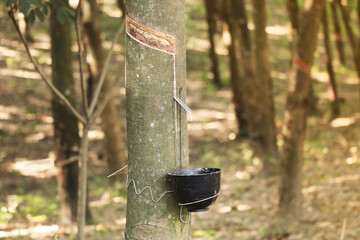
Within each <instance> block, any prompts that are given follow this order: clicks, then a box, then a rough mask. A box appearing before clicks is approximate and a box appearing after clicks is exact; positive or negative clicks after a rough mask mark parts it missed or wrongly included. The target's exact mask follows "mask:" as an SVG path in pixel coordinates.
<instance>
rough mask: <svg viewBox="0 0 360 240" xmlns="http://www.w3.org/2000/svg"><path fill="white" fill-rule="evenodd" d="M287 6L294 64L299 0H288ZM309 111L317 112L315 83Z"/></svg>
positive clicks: (310, 97)
mask: <svg viewBox="0 0 360 240" xmlns="http://www.w3.org/2000/svg"><path fill="white" fill-rule="evenodd" d="M286 7H287V10H288V14H289V19H290V22H291V33H292V41H290V44H289V45H290V51H291V53H292V54H291V60H290V65H291V64H292V59H293V57H294V56H293V55H294V54H295V53H294V51H295V47H294V46H296V41H297V40H298V34H299V17H300V16H299V12H300V9H299V5H298V1H297V0H287V2H286ZM308 102H309V113H310V114H311V113H314V114H315V113H316V112H317V99H316V96H315V93H314V88H313V85H312V84H311V85H310V94H309V100H308Z"/></svg>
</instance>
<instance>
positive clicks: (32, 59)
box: [9, 9, 86, 123]
mask: <svg viewBox="0 0 360 240" xmlns="http://www.w3.org/2000/svg"><path fill="white" fill-rule="evenodd" d="M9 16H10V18H11V20H12V22H13V24H14V26H15V29H16V31H17V32H18V34H19V36H20V39H21V42H22V43H23V45H24V47H25V50H26V53H27V55H28V56H29V58H30V61H31V62H32V64H33V65H34V68H35V70H36V71H37V72H38V73H39V74H40V76H41V79H42V80H43V81H44V82H45V83H46V85H47V86H48V87H49V88H50V90H51V91H52V92H53V93H54V94H55V95H56V96H57V97H58V98H60V100H61V101H63V103H64V104H65V105H66V106H67V107H68V109H69V110H70V111H71V112H72V113H73V114H74V115H75V116H76V118H77V119H78V120H79V121H80V122H82V123H85V122H86V119H85V118H84V117H83V116H82V115H81V114H80V113H79V112H78V111H77V110H76V109H75V108H74V107H73V106H72V104H71V103H70V102H69V100H68V99H67V98H66V97H65V96H64V95H63V94H62V93H61V92H60V91H59V90H58V89H57V88H56V87H55V86H54V85H53V84H52V83H51V82H50V81H49V79H47V77H45V75H44V73H43V71H42V70H41V68H40V66H39V65H38V64H37V62H36V61H35V59H34V58H33V56H32V54H31V52H30V48H29V45H28V43H27V41H26V39H25V37H24V36H23V34H22V33H21V31H20V28H19V26H18V24H17V22H16V19H15V16H14V12H13V9H11V10H10V11H9Z"/></svg>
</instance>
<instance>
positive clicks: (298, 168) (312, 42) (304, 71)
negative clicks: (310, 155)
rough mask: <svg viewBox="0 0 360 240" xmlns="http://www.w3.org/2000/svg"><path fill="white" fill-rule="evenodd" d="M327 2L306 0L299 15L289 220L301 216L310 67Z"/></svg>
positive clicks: (290, 117) (284, 203)
mask: <svg viewBox="0 0 360 240" xmlns="http://www.w3.org/2000/svg"><path fill="white" fill-rule="evenodd" d="M324 5H325V0H317V1H313V0H306V1H305V3H304V7H303V9H302V11H301V14H300V21H299V35H298V41H297V43H296V46H295V51H294V53H295V54H294V56H293V62H292V66H291V72H290V79H289V80H290V82H289V86H288V93H287V98H286V109H285V123H284V128H283V136H284V146H283V155H282V157H281V170H282V174H281V186H280V201H279V214H280V216H282V217H283V218H285V219H288V220H299V219H300V218H301V215H302V196H301V182H302V165H303V158H302V156H303V146H304V138H305V131H306V118H307V109H308V100H307V99H308V97H309V94H310V84H311V78H310V73H311V66H312V64H313V59H314V52H315V48H316V42H317V33H318V29H319V25H320V22H321V13H322V11H323V8H324Z"/></svg>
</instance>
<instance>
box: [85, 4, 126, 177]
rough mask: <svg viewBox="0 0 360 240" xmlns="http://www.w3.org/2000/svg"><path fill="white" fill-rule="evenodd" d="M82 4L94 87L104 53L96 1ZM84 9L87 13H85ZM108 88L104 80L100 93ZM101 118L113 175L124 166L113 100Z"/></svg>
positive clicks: (109, 166) (100, 69)
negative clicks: (85, 5) (84, 5)
mask: <svg viewBox="0 0 360 240" xmlns="http://www.w3.org/2000/svg"><path fill="white" fill-rule="evenodd" d="M84 4H87V5H88V6H87V7H85V8H84V12H83V13H84V14H83V19H84V20H83V25H84V33H85V37H86V38H85V39H86V41H85V42H86V45H87V46H88V48H87V54H89V55H90V56H91V57H90V58H87V59H89V60H88V63H89V66H90V72H91V74H92V75H93V79H94V80H95V84H94V85H97V82H98V80H99V78H100V73H101V71H102V69H103V67H104V62H105V52H104V48H103V46H102V39H101V32H102V31H101V22H100V16H99V15H100V10H99V7H98V4H97V3H96V0H86V1H85V2H84ZM85 9H87V10H89V11H85ZM95 87H96V86H95ZM109 87H111V86H109V81H108V79H105V82H104V85H103V89H102V93H106V92H107V91H108V89H109ZM101 118H102V121H101V128H102V129H103V131H104V133H105V148H106V155H107V157H106V159H107V163H108V168H109V173H113V172H115V171H116V170H118V169H120V168H121V167H123V166H125V165H126V157H125V144H124V141H123V139H122V136H121V123H120V118H119V113H118V111H117V109H116V104H115V101H114V98H110V100H109V101H108V103H107V105H106V107H105V109H104V111H103V113H102V114H101ZM123 176H124V175H117V177H112V178H110V179H111V180H112V181H114V179H117V178H118V179H121V180H124V179H125V178H124V177H123Z"/></svg>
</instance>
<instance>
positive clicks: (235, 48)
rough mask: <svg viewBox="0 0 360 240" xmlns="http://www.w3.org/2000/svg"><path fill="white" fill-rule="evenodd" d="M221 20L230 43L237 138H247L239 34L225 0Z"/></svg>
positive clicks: (227, 1) (228, 3)
mask: <svg viewBox="0 0 360 240" xmlns="http://www.w3.org/2000/svg"><path fill="white" fill-rule="evenodd" d="M222 15H223V18H224V20H225V22H226V23H227V26H228V30H229V33H230V38H231V41H230V43H229V46H228V50H229V61H230V73H231V82H230V83H231V91H232V94H233V97H232V99H233V104H234V108H235V109H234V110H235V116H236V120H237V125H238V129H239V132H238V137H239V138H247V137H249V126H248V123H247V117H246V113H245V106H244V97H243V95H244V93H243V91H244V90H243V89H244V76H243V72H242V69H241V65H240V62H239V59H240V52H239V48H240V46H239V42H238V41H239V38H240V37H239V32H238V29H237V27H236V23H235V20H234V18H233V17H232V16H231V6H230V1H229V0H225V1H224V2H223V14H222Z"/></svg>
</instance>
